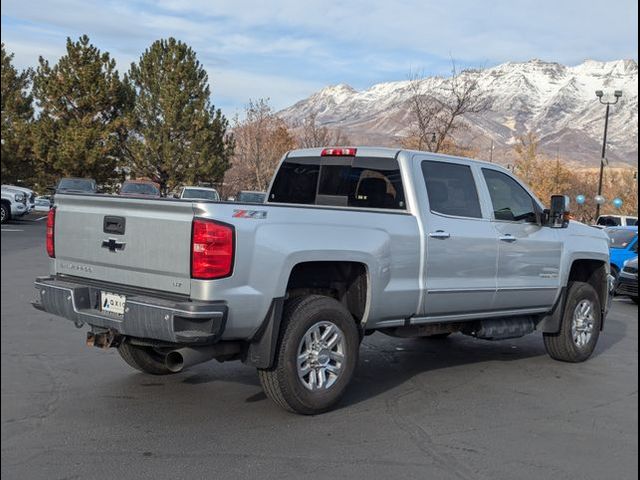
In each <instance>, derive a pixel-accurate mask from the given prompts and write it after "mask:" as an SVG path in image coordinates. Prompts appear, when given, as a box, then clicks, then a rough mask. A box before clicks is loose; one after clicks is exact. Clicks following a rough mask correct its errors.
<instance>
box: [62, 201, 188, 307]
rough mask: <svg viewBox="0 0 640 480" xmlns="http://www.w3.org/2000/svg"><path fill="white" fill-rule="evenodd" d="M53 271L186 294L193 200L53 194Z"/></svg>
mask: <svg viewBox="0 0 640 480" xmlns="http://www.w3.org/2000/svg"><path fill="white" fill-rule="evenodd" d="M55 198H56V218H55V230H54V236H55V257H56V258H55V270H56V273H58V274H66V275H73V276H76V277H84V278H90V279H93V280H99V281H104V282H111V283H116V284H122V285H134V286H137V287H142V288H148V289H153V290H160V291H165V292H171V293H176V294H183V295H189V294H190V291H191V281H190V277H191V271H190V269H191V260H190V258H191V223H192V220H193V204H192V203H191V202H185V201H175V200H165V199H159V200H155V199H140V198H126V197H118V196H110V195H56V197H55Z"/></svg>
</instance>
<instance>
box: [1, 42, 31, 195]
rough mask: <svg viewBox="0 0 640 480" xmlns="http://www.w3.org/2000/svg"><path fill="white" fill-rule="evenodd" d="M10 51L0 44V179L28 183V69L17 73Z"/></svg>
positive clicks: (5, 181)
mask: <svg viewBox="0 0 640 480" xmlns="http://www.w3.org/2000/svg"><path fill="white" fill-rule="evenodd" d="M12 61H13V54H8V53H7V52H6V50H5V46H4V43H3V44H2V116H1V117H2V118H1V122H2V141H1V142H0V143H1V145H2V152H1V158H2V161H1V162H0V163H1V164H2V170H1V171H2V182H3V183H18V182H19V181H26V182H27V183H30V182H29V180H30V175H31V174H32V171H33V168H32V161H33V155H32V149H31V121H32V119H33V106H32V103H33V97H32V96H31V94H30V93H29V86H30V83H31V76H32V73H33V72H32V71H31V70H24V71H22V72H18V70H17V69H16V68H15V67H14V66H13V63H12Z"/></svg>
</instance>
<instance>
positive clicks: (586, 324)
mask: <svg viewBox="0 0 640 480" xmlns="http://www.w3.org/2000/svg"><path fill="white" fill-rule="evenodd" d="M594 323H595V308H594V305H593V302H592V301H591V300H582V301H580V302H579V303H578V305H576V309H575V310H574V311H573V321H572V322H571V336H572V338H573V343H575V344H576V346H577V347H579V348H583V347H584V346H585V345H587V344H588V343H589V341H590V340H591V337H592V335H593V325H594Z"/></svg>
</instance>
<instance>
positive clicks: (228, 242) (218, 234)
mask: <svg viewBox="0 0 640 480" xmlns="http://www.w3.org/2000/svg"><path fill="white" fill-rule="evenodd" d="M234 247H235V235H234V228H233V226H231V225H228V224H226V223H220V222H215V221H213V220H206V219H203V218H196V219H194V220H193V227H192V230H191V278H197V279H204V280H211V279H213V278H223V277H228V276H229V275H231V273H232V272H233V254H234Z"/></svg>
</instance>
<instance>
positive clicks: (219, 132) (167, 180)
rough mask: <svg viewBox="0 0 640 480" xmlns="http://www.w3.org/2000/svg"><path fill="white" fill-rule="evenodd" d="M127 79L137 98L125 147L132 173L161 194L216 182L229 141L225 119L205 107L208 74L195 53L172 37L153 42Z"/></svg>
mask: <svg viewBox="0 0 640 480" xmlns="http://www.w3.org/2000/svg"><path fill="white" fill-rule="evenodd" d="M129 77H130V78H131V81H132V83H133V85H134V87H135V90H136V94H137V95H136V100H135V106H134V109H133V121H134V124H135V127H134V130H135V133H136V134H135V135H132V136H131V137H130V141H129V149H128V152H129V155H130V160H131V168H132V172H133V173H134V174H138V175H143V176H146V177H150V178H153V179H154V180H156V181H157V182H158V183H160V185H161V186H162V189H163V190H164V191H166V190H167V189H172V188H174V187H176V186H178V185H180V184H182V183H195V182H198V181H206V182H217V181H220V180H221V179H222V177H223V176H224V172H225V171H226V170H227V168H229V158H230V156H231V155H232V154H233V148H234V142H233V138H232V136H231V135H230V134H228V133H227V128H228V121H227V119H226V118H225V117H224V116H223V115H222V113H221V111H220V110H216V109H215V108H214V106H213V105H211V104H210V100H209V94H210V92H209V85H208V78H207V74H206V72H205V70H204V68H203V67H202V65H201V64H200V62H199V61H198V60H197V59H196V54H195V52H194V51H193V50H192V49H191V48H190V47H189V46H188V45H186V44H184V43H182V42H180V41H177V40H175V39H174V38H169V39H167V40H165V39H162V40H158V41H156V42H154V43H153V44H152V45H151V47H149V48H148V49H147V50H146V51H145V52H144V53H143V54H142V56H141V57H140V60H139V62H138V64H132V65H131V70H130V73H129Z"/></svg>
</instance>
